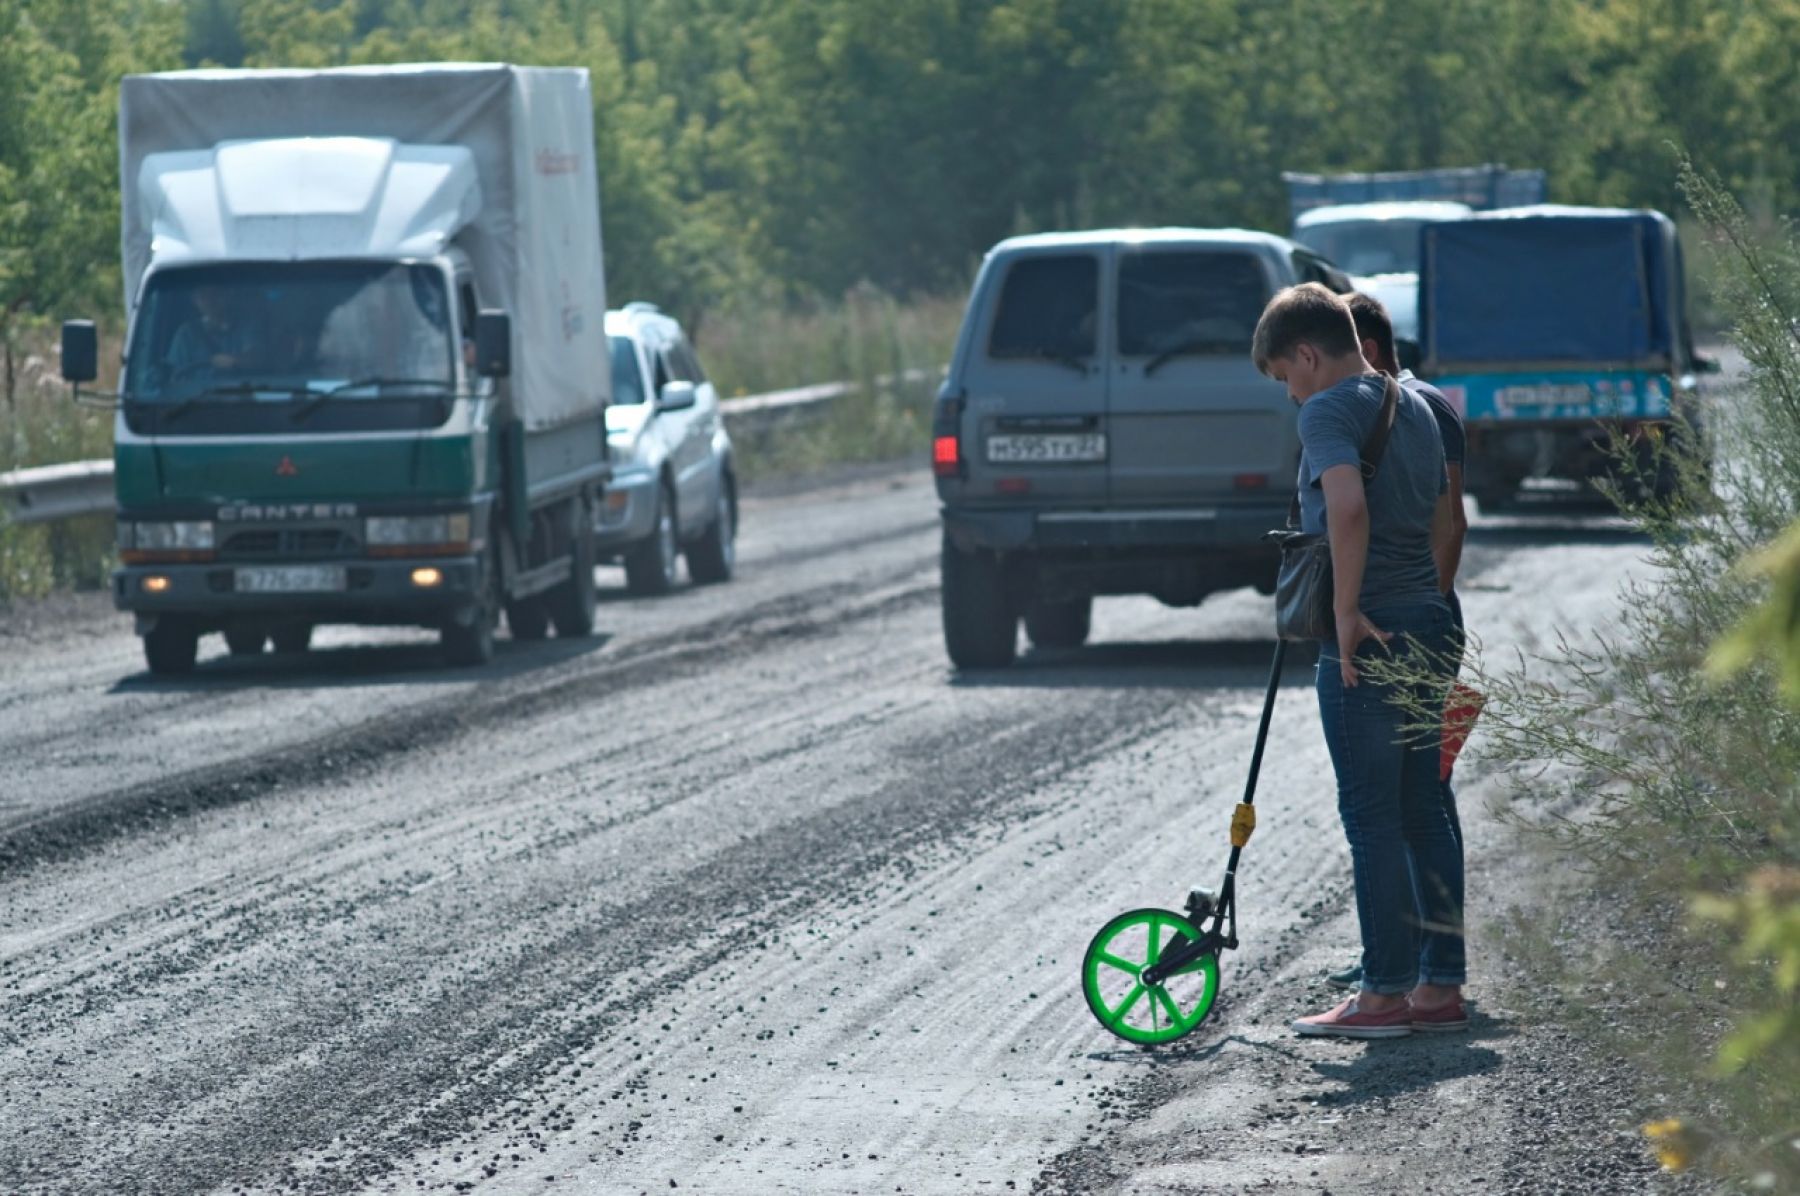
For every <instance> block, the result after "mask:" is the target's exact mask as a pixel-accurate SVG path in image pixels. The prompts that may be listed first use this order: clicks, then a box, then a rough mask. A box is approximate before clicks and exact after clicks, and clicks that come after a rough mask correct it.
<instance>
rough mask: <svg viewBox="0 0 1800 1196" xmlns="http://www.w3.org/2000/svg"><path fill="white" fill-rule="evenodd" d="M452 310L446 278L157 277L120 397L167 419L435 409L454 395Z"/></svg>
mask: <svg viewBox="0 0 1800 1196" xmlns="http://www.w3.org/2000/svg"><path fill="white" fill-rule="evenodd" d="M449 310H450V309H449V295H448V292H447V290H446V288H445V285H444V276H443V272H442V271H440V270H438V269H437V268H436V267H433V266H427V265H416V264H407V263H399V262H355V261H351V262H254V263H244V262H234V263H231V264H229V265H218V266H191V267H184V268H181V269H171V270H164V271H161V272H159V273H157V274H155V275H152V276H151V278H150V281H149V283H148V285H147V286H146V287H145V290H144V296H143V301H142V304H141V306H140V308H139V311H138V316H137V323H136V326H135V328H134V330H133V334H132V340H131V353H130V360H129V363H128V365H127V368H126V374H125V393H126V396H127V399H128V401H129V402H130V403H131V404H133V405H135V406H138V407H140V408H148V409H152V410H154V409H156V408H159V407H160V408H163V409H164V412H163V414H165V416H172V415H173V414H174V410H175V408H176V407H183V408H185V407H191V406H193V405H194V404H195V403H204V404H207V405H214V402H215V401H216V402H217V403H219V404H223V403H228V402H231V401H233V400H237V401H240V402H242V403H254V404H257V405H260V406H267V405H270V404H276V403H281V404H283V405H287V404H291V402H292V401H293V400H296V399H299V400H304V401H305V402H307V403H312V402H313V401H314V400H315V399H317V398H318V397H320V396H325V395H331V396H334V397H339V396H341V399H342V401H343V403H344V404H349V403H355V402H362V401H367V400H370V399H375V398H389V397H394V396H396V395H398V396H405V397H411V398H418V397H425V396H436V397H439V398H441V397H442V396H445V395H447V394H450V393H451V392H453V390H454V388H455V383H456V373H455V366H454V361H455V359H454V356H453V354H452V346H451V343H450V318H449ZM334 405H335V404H334ZM200 422H205V421H200ZM232 422H234V423H241V422H242V420H241V419H234V420H233V421H232Z"/></svg>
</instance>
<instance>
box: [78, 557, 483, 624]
mask: <svg viewBox="0 0 1800 1196" xmlns="http://www.w3.org/2000/svg"><path fill="white" fill-rule="evenodd" d="M293 565H299V567H302V568H310V567H313V566H322V567H325V568H328V569H341V570H342V571H343V582H344V584H343V588H342V589H330V590H308V591H304V592H268V591H264V590H255V591H252V590H245V589H239V588H238V586H239V577H238V573H239V570H252V569H264V568H269V569H281V568H288V567H290V566H293ZM424 570H435V572H436V581H435V583H433V584H428V585H427V584H420V581H421V579H422V578H423V577H424V576H425V575H424V574H422V572H421V571H424ZM479 577H480V572H479V569H478V567H477V563H476V559H475V558H474V557H472V556H460V557H409V558H395V559H392V560H365V559H357V560H348V561H318V562H306V563H305V564H304V565H301V564H300V563H299V562H282V563H280V564H274V563H271V564H269V565H262V564H258V563H250V562H233V563H230V564H212V563H208V564H181V565H125V566H122V567H120V568H118V569H116V570H114V571H113V575H112V589H113V604H114V605H115V606H117V607H118V608H119V609H120V610H126V611H132V612H134V613H136V614H137V615H138V616H139V619H140V621H144V620H145V619H147V618H148V619H154V618H156V617H160V616H165V615H173V616H182V617H190V618H194V619H197V620H199V621H201V622H202V623H208V624H215V625H224V624H227V623H230V622H234V621H239V620H244V619H251V618H254V619H268V620H270V621H277V620H294V621H305V622H314V623H361V624H370V625H380V624H400V625H430V624H434V623H441V622H443V621H444V620H446V619H452V618H455V617H456V616H457V615H459V614H462V613H466V612H467V611H469V610H471V609H473V608H474V607H475V606H476V603H477V601H478V598H479V586H480V582H479ZM155 579H161V580H160V581H156V580H155Z"/></svg>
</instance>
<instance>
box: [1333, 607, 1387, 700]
mask: <svg viewBox="0 0 1800 1196" xmlns="http://www.w3.org/2000/svg"><path fill="white" fill-rule="evenodd" d="M1393 638H1394V637H1393V635H1392V634H1390V633H1389V632H1386V631H1383V630H1382V629H1381V628H1379V627H1377V626H1375V624H1373V623H1371V622H1369V617H1368V616H1367V615H1365V614H1363V613H1362V611H1360V610H1340V611H1338V612H1337V644H1338V673H1339V675H1340V676H1342V677H1343V679H1344V685H1345V686H1346V687H1348V688H1350V689H1355V688H1356V662H1355V660H1354V657H1355V656H1356V649H1357V648H1358V647H1360V646H1361V645H1362V642H1363V641H1364V640H1366V639H1374V640H1375V641H1377V642H1378V643H1381V644H1383V645H1386V643H1387V642H1388V641H1389V640H1391V639H1393Z"/></svg>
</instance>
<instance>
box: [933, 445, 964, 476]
mask: <svg viewBox="0 0 1800 1196" xmlns="http://www.w3.org/2000/svg"><path fill="white" fill-rule="evenodd" d="M961 471H962V450H961V448H960V447H959V446H958V445H957V443H956V437H955V436H934V437H932V439H931V472H932V473H934V474H936V475H937V476H938V477H940V478H953V477H955V476H956V475H957V474H958V473H960V472H961Z"/></svg>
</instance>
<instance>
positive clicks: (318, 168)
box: [64, 65, 610, 673]
mask: <svg viewBox="0 0 1800 1196" xmlns="http://www.w3.org/2000/svg"><path fill="white" fill-rule="evenodd" d="M446 114H449V115H446ZM591 133H592V130H591V105H590V103H589V100H588V87H587V78H586V74H585V72H581V71H558V70H533V69H525V68H512V67H492V66H468V67H465V66H454V65H452V66H442V67H430V66H427V67H399V68H353V69H346V70H341V71H315V72H300V71H196V72H177V73H174V74H171V75H156V76H135V77H132V78H129V79H127V80H126V81H125V84H124V87H123V89H122V95H121V117H120V138H121V151H122V158H123V160H124V162H125V172H124V177H125V183H126V186H125V189H124V201H125V202H124V221H123V227H124V257H125V276H126V307H127V313H128V323H127V340H126V353H125V360H124V363H123V370H122V373H121V389H120V393H119V395H118V403H119V410H118V416H117V420H116V424H115V435H114V467H115V470H114V472H115V479H116V481H115V484H116V487H117V499H118V539H119V554H120V561H121V564H120V567H119V569H118V570H117V572H116V573H115V575H114V577H113V596H114V600H115V602H116V604H117V605H118V606H119V607H120V609H122V610H126V611H130V612H132V613H133V614H134V616H135V617H136V621H137V627H138V631H139V634H140V635H141V636H142V637H143V639H144V646H145V654H146V657H147V659H148V662H149V665H150V668H151V670H152V672H156V673H180V672H185V671H187V670H189V669H191V668H192V667H193V665H194V662H195V659H196V653H197V645H198V641H199V639H200V637H201V636H203V635H205V634H208V633H213V632H222V633H223V634H224V636H225V639H226V643H227V645H228V647H229V648H230V650H231V652H232V653H233V654H236V655H254V654H257V653H260V652H262V651H263V650H264V649H265V646H266V645H267V644H269V643H270V642H273V643H274V644H275V646H276V647H277V649H279V650H289V651H293V650H300V649H303V648H305V647H306V646H307V644H308V642H309V640H310V637H311V633H312V629H313V628H314V627H315V626H316V625H318V624H321V623H351V624H400V625H413V626H423V627H429V628H434V629H437V630H438V631H439V632H440V634H441V636H442V639H443V644H444V648H445V650H446V654H447V655H448V657H449V658H450V660H451V661H452V662H453V663H459V664H476V663H481V662H484V661H486V660H487V659H488V658H489V657H490V656H491V655H492V653H493V650H494V646H493V632H494V628H495V626H496V624H497V623H498V621H499V619H500V618H501V616H502V614H503V613H504V615H505V617H506V620H507V622H508V624H509V625H510V626H511V628H512V631H513V635H514V637H515V638H518V639H534V638H539V637H541V636H542V635H543V634H545V632H546V631H547V630H548V628H549V627H550V626H551V625H554V627H555V628H556V630H557V632H558V634H562V635H584V634H586V633H587V632H588V630H589V629H590V628H591V627H592V623H593V617H594V601H595V596H594V579H593V565H594V559H595V551H596V550H595V544H594V524H595V520H596V518H597V512H598V510H599V507H600V506H601V502H600V500H601V496H602V492H603V489H604V486H605V484H606V480H607V477H608V473H609V465H608V460H607V446H606V427H605V415H604V412H605V406H606V400H607V394H608V389H609V381H610V372H609V371H608V370H607V369H606V368H605V366H606V361H607V354H606V341H605V332H604V327H603V321H604V313H605V294H604V284H603V279H602V271H601V264H600V245H599V216H598V199H597V182H596V180H595V178H594V174H593V167H592V150H591V146H592V135H591ZM576 150H578V151H579V152H571V151H576ZM91 337H92V326H91V325H87V324H83V323H81V322H77V323H75V324H73V325H71V326H70V327H68V328H66V329H65V345H66V349H65V355H64V360H65V368H68V364H69V363H81V362H82V361H83V360H84V358H87V359H91V357H92V350H91V347H89V346H84V345H83V344H81V343H80V342H81V341H82V340H83V339H84V338H86V339H89V340H91ZM70 338H73V340H74V342H75V343H73V344H70V343H69V342H70ZM74 372H75V373H78V374H86V375H87V377H86V378H82V377H73V376H72V377H71V380H72V381H77V382H80V381H86V380H91V378H92V375H93V373H94V371H93V370H92V368H91V367H90V368H85V369H83V368H81V366H80V365H79V364H78V365H77V366H76V368H75V371H74Z"/></svg>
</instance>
